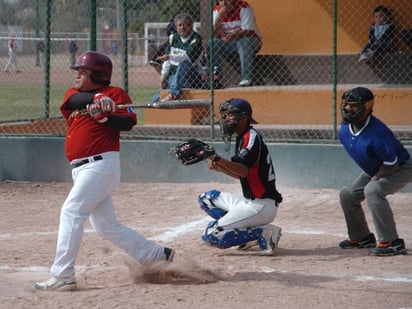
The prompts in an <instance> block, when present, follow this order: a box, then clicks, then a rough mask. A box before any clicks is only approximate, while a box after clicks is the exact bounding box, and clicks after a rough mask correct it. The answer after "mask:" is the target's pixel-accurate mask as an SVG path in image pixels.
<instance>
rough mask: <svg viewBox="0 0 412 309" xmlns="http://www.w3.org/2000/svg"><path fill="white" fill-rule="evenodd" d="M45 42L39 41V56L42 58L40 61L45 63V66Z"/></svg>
mask: <svg viewBox="0 0 412 309" xmlns="http://www.w3.org/2000/svg"><path fill="white" fill-rule="evenodd" d="M44 48H45V47H44V42H43V41H39V42H38V43H37V50H38V51H39V58H40V62H41V64H43V66H44Z"/></svg>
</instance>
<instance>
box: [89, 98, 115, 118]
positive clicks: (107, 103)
mask: <svg viewBox="0 0 412 309" xmlns="http://www.w3.org/2000/svg"><path fill="white" fill-rule="evenodd" d="M93 103H94V104H96V105H97V106H98V107H100V109H101V110H102V111H103V112H104V113H114V112H115V111H116V103H115V102H114V101H113V100H112V99H111V98H109V97H108V96H105V95H104V94H103V93H96V94H95V95H94V96H93Z"/></svg>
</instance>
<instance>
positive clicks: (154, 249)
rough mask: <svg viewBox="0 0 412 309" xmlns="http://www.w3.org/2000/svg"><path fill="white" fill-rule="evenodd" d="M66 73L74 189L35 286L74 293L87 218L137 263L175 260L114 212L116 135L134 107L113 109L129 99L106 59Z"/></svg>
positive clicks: (85, 61)
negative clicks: (71, 75)
mask: <svg viewBox="0 0 412 309" xmlns="http://www.w3.org/2000/svg"><path fill="white" fill-rule="evenodd" d="M71 68H72V69H74V70H76V82H75V86H74V87H73V88H70V89H68V90H67V92H66V94H65V96H64V101H63V104H62V106H61V108H60V109H61V112H62V114H63V116H64V118H65V119H66V120H67V124H68V130H67V134H66V145H65V148H66V156H67V158H68V160H69V161H70V164H71V166H72V167H73V170H72V178H73V187H72V189H71V190H70V193H69V195H68V196H67V198H66V200H65V202H64V204H63V206H62V209H61V213H60V225H59V231H58V238H57V248H56V255H55V259H54V262H53V265H52V266H51V269H50V272H51V278H50V279H49V280H47V281H44V282H38V283H36V284H35V288H36V289H38V290H45V291H53V290H60V291H67V290H74V289H75V288H76V280H75V269H74V266H75V261H76V257H77V254H78V251H79V248H80V244H81V240H82V236H83V225H84V223H85V221H86V220H87V219H89V221H90V223H91V225H92V227H93V228H94V229H95V230H96V232H97V234H98V235H100V236H101V237H103V238H105V239H107V240H110V241H111V242H113V243H114V244H115V245H117V246H118V247H120V248H121V249H123V250H124V251H125V252H126V253H127V254H128V255H130V256H131V257H132V258H134V259H135V260H136V261H138V262H139V263H141V264H147V263H150V262H153V261H158V260H165V261H171V260H172V258H173V255H174V251H173V250H172V249H169V248H166V247H163V246H160V245H158V244H156V243H154V242H152V241H149V240H147V239H145V238H144V237H143V236H141V235H140V234H138V233H137V232H136V231H134V230H132V229H130V228H128V227H126V226H123V225H122V224H120V223H119V222H118V221H117V218H116V215H115V212H114V207H113V202H112V197H111V194H112V192H113V191H114V190H115V189H116V187H117V186H118V185H119V183H120V160H119V150H120V131H128V130H130V129H132V127H133V126H134V125H135V124H136V114H135V111H134V109H133V108H129V109H116V105H118V104H130V103H131V99H130V97H129V96H128V94H127V93H126V92H125V91H124V90H123V89H121V88H119V87H114V86H110V79H111V75H112V62H111V60H110V58H109V57H107V56H106V55H104V54H101V53H97V52H93V51H88V52H85V53H83V54H82V55H80V57H79V59H78V62H77V64H76V65H74V66H72V67H71Z"/></svg>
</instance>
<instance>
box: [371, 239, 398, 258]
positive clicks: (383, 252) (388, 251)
mask: <svg viewBox="0 0 412 309" xmlns="http://www.w3.org/2000/svg"><path fill="white" fill-rule="evenodd" d="M371 254H372V255H375V256H391V255H397V254H406V250H405V242H404V241H403V239H401V238H398V239H395V240H393V241H388V242H380V243H379V244H378V246H377V247H376V248H375V249H373V250H372V252H371Z"/></svg>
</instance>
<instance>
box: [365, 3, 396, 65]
mask: <svg viewBox="0 0 412 309" xmlns="http://www.w3.org/2000/svg"><path fill="white" fill-rule="evenodd" d="M373 17H374V20H375V21H374V23H373V24H372V26H371V28H370V30H369V41H368V43H367V44H366V45H365V46H364V47H363V48H362V51H361V55H360V57H359V62H361V63H363V62H368V61H370V60H371V59H372V58H373V57H374V56H376V55H378V54H382V53H386V52H390V51H392V49H393V37H394V31H395V26H394V25H393V23H392V21H391V18H392V14H391V12H390V10H389V9H388V8H387V7H385V6H382V5H380V6H377V7H376V8H375V9H374V10H373Z"/></svg>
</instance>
